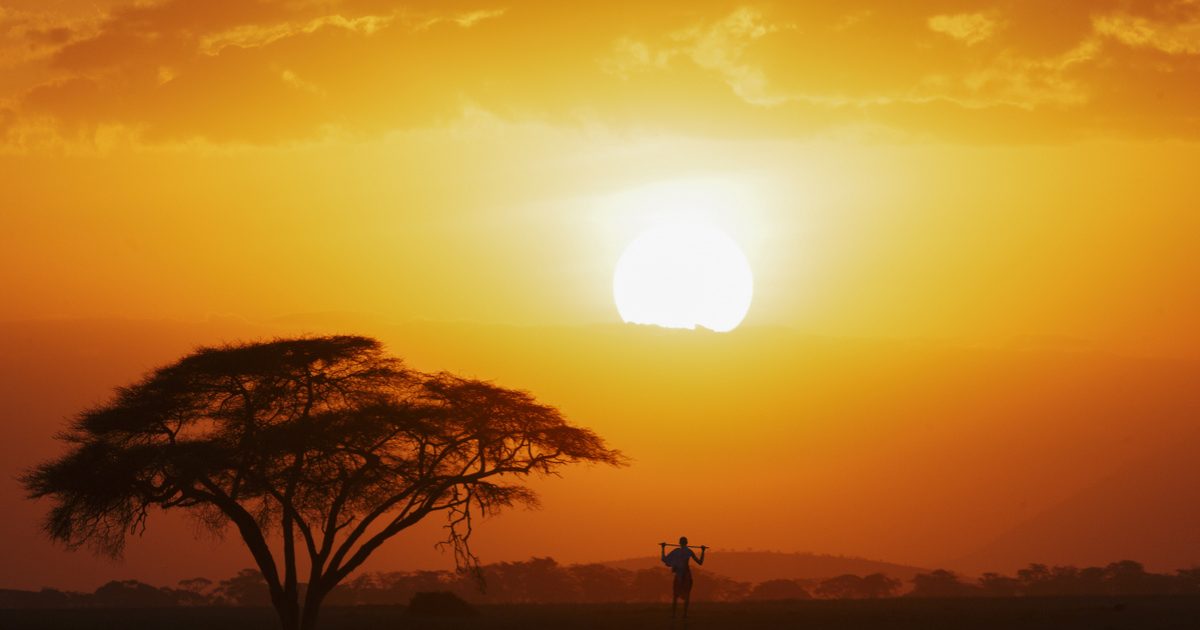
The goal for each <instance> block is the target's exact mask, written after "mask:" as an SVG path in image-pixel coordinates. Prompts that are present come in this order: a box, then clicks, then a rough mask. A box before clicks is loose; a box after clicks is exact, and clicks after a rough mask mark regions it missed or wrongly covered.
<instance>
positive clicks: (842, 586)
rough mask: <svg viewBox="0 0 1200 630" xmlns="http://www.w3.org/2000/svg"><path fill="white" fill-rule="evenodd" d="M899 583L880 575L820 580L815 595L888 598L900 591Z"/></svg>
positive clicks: (831, 597) (846, 597)
mask: <svg viewBox="0 0 1200 630" xmlns="http://www.w3.org/2000/svg"><path fill="white" fill-rule="evenodd" d="M900 586H901V582H900V580H897V579H895V578H890V577H888V576H886V575H884V574H882V573H872V574H870V575H867V576H862V577H860V576H857V575H852V574H846V575H839V576H837V577H833V578H829V579H826V580H822V581H821V583H820V584H818V585H817V588H816V593H817V595H819V596H820V597H824V598H828V599H874V598H877V597H889V596H891V595H893V594H895V592H896V591H897V590H899V589H900Z"/></svg>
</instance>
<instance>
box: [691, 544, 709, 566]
mask: <svg viewBox="0 0 1200 630" xmlns="http://www.w3.org/2000/svg"><path fill="white" fill-rule="evenodd" d="M705 551H708V547H705V546H704V545H700V557H699V558H696V552H694V551H693V552H692V557H693V558H696V564H704V552H705Z"/></svg>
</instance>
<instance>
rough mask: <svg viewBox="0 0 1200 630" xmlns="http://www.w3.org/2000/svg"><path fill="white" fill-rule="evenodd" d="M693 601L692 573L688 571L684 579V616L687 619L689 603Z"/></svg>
mask: <svg viewBox="0 0 1200 630" xmlns="http://www.w3.org/2000/svg"><path fill="white" fill-rule="evenodd" d="M691 603H692V574H691V573H688V574H687V577H686V578H685V579H684V581H683V618H684V619H687V615H688V605H690V604H691Z"/></svg>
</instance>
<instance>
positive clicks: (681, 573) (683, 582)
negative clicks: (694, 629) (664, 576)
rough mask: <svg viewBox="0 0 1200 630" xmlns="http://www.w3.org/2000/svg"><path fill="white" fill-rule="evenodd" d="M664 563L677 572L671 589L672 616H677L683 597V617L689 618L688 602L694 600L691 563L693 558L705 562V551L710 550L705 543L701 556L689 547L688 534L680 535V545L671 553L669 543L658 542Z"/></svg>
mask: <svg viewBox="0 0 1200 630" xmlns="http://www.w3.org/2000/svg"><path fill="white" fill-rule="evenodd" d="M658 544H659V551H660V553H661V557H662V561H663V564H665V565H667V566H668V567H670V568H671V572H672V573H674V574H675V584H674V586H673V588H672V590H671V617H674V616H675V609H676V606H677V605H678V604H679V598H681V597H682V598H683V618H684V619H687V615H688V604H689V603H690V602H691V600H692V568H691V565H690V564H689V563H690V562H691V561H692V560H695V561H696V564H704V552H705V551H707V550H708V547H707V546H705V545H700V556H699V557H697V556H696V552H694V551H692V548H691V547H688V539H687V536H680V537H679V547H678V548H676V549H672V550H671V553H667V543H665V542H664V543H658Z"/></svg>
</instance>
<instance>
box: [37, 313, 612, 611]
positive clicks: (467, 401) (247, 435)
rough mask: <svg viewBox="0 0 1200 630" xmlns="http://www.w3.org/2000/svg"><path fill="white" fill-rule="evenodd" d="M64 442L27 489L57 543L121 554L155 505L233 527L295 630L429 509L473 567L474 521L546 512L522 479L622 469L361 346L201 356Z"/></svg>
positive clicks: (551, 414) (583, 437)
mask: <svg viewBox="0 0 1200 630" xmlns="http://www.w3.org/2000/svg"><path fill="white" fill-rule="evenodd" d="M61 438H62V439H63V440H64V441H66V442H67V444H69V445H70V450H69V451H68V452H67V453H66V454H65V455H63V456H62V457H60V458H58V459H55V460H53V461H49V462H46V463H44V464H42V465H40V466H38V467H37V468H35V469H33V470H32V471H30V472H29V473H27V474H26V475H25V476H24V477H23V483H24V484H25V486H26V488H27V489H28V491H29V493H30V496H31V497H34V498H40V497H48V498H51V499H52V500H53V507H52V508H51V510H50V513H49V516H48V517H47V519H46V522H45V528H46V531H47V533H48V534H49V535H50V536H51V537H52V538H53V539H55V540H58V541H61V542H63V543H65V544H66V545H68V546H69V547H72V548H78V547H80V546H89V547H92V548H93V549H95V550H97V551H99V552H104V553H108V554H111V555H114V556H117V555H120V553H121V552H122V550H123V548H124V544H125V540H126V538H127V536H128V535H129V534H131V533H139V532H141V531H142V530H143V529H144V528H145V525H146V520H147V516H148V513H149V511H150V508H152V507H157V508H162V509H183V510H188V511H190V512H191V513H192V514H193V515H195V516H196V517H197V518H198V519H199V520H200V522H202V523H204V524H206V525H208V526H210V527H212V528H213V529H216V530H223V529H224V528H225V527H226V526H227V524H229V523H232V524H233V525H234V526H235V527H236V529H237V531H238V533H239V534H240V536H241V538H242V540H243V541H244V542H245V544H246V546H247V547H248V549H249V551H250V553H251V555H252V556H253V558H254V561H255V564H256V565H257V568H258V570H259V571H260V572H261V574H262V578H263V579H264V580H265V581H266V586H267V589H268V591H269V595H270V601H271V603H272V605H273V606H274V607H275V609H276V610H277V611H278V613H279V616H280V620H281V623H282V625H283V627H284V628H285V630H293V629H298V628H305V629H307V628H312V627H314V626H315V623H316V619H317V614H318V611H319V609H320V606H321V603H322V601H323V600H324V598H325V596H326V595H328V594H329V592H330V591H331V590H332V589H333V588H334V586H336V585H337V584H338V583H339V582H341V581H342V580H343V579H345V578H346V577H347V576H348V575H350V573H351V572H353V571H354V570H355V569H356V568H358V567H359V566H360V565H362V563H363V561H365V560H366V559H367V557H368V556H370V554H371V553H372V552H373V551H375V550H376V549H378V548H379V546H380V545H382V544H383V543H384V542H385V541H387V540H388V539H389V538H391V537H393V536H395V535H396V534H398V533H399V532H401V531H403V530H405V529H406V528H408V527H410V526H412V525H413V524H415V523H417V522H418V521H420V520H421V519H423V518H425V517H426V516H428V515H430V514H433V513H435V512H441V513H443V514H445V515H446V516H447V518H448V521H449V523H448V527H447V532H448V537H447V540H446V544H448V545H449V546H450V547H451V548H452V549H453V550H454V554H455V559H456V562H458V563H459V564H460V566H470V567H475V566H477V561H476V559H475V556H474V555H473V554H472V553H471V551H470V547H469V545H468V542H469V537H470V533H471V524H472V518H473V516H475V515H477V514H481V513H483V514H486V513H490V512H492V511H494V510H496V509H499V508H502V507H507V506H512V505H514V504H534V503H536V496H535V495H534V494H533V493H532V491H530V490H529V489H528V488H526V487H525V486H523V485H521V483H520V482H521V480H522V479H524V478H525V477H527V476H528V475H530V474H553V473H555V472H556V471H557V470H559V469H560V468H561V467H562V466H564V465H566V464H570V463H576V462H599V463H604V464H613V465H616V464H620V463H621V462H622V457H621V455H620V454H619V453H618V452H616V451H614V450H610V449H609V448H607V446H606V445H605V443H604V441H603V440H602V439H601V438H600V437H599V436H597V435H596V434H595V433H593V432H591V431H589V430H587V429H583V428H579V427H575V426H572V425H570V424H568V423H567V422H566V421H565V420H564V418H563V417H562V416H561V415H560V413H559V412H558V411H557V410H556V409H554V408H553V407H549V406H546V405H543V404H541V403H539V402H537V401H536V400H535V399H534V398H533V397H532V396H531V395H529V394H528V393H525V392H521V391H515V390H510V389H504V388H501V387H497V386H495V385H492V384H490V383H486V382H482V381H478V380H470V379H465V378H460V377H457V376H454V375H451V374H447V373H438V374H426V373H422V372H417V371H414V370H410V369H408V368H406V367H405V366H404V365H403V364H402V363H401V361H400V360H398V359H396V358H392V357H389V356H387V355H386V354H385V353H384V352H383V349H382V347H381V345H380V343H379V342H378V341H376V340H374V339H370V338H366V337H357V336H331V337H314V338H299V339H284V340H277V341H272V342H265V343H251V344H242V345H228V346H222V347H215V348H202V349H199V350H197V351H196V352H194V353H193V354H191V355H188V356H186V357H184V358H182V359H180V360H179V361H177V362H176V363H174V364H171V365H168V366H166V367H163V368H160V369H158V370H156V371H154V372H152V373H151V374H149V375H148V376H146V377H145V378H144V379H143V380H141V381H140V382H138V383H136V384H134V385H131V386H128V387H123V388H119V389H118V390H117V392H116V395H115V397H114V399H113V400H112V401H110V402H109V403H107V404H105V405H102V406H100V407H97V408H94V409H91V410H88V411H85V412H84V413H82V414H80V415H79V416H78V418H76V419H75V421H74V422H73V424H72V425H71V427H70V428H69V429H68V430H67V431H66V432H65V433H64V434H63V435H62V436H61ZM305 568H307V570H308V580H307V584H306V588H303V586H305V585H302V584H301V583H300V579H299V574H300V572H301V571H302V570H304V569H305Z"/></svg>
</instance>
